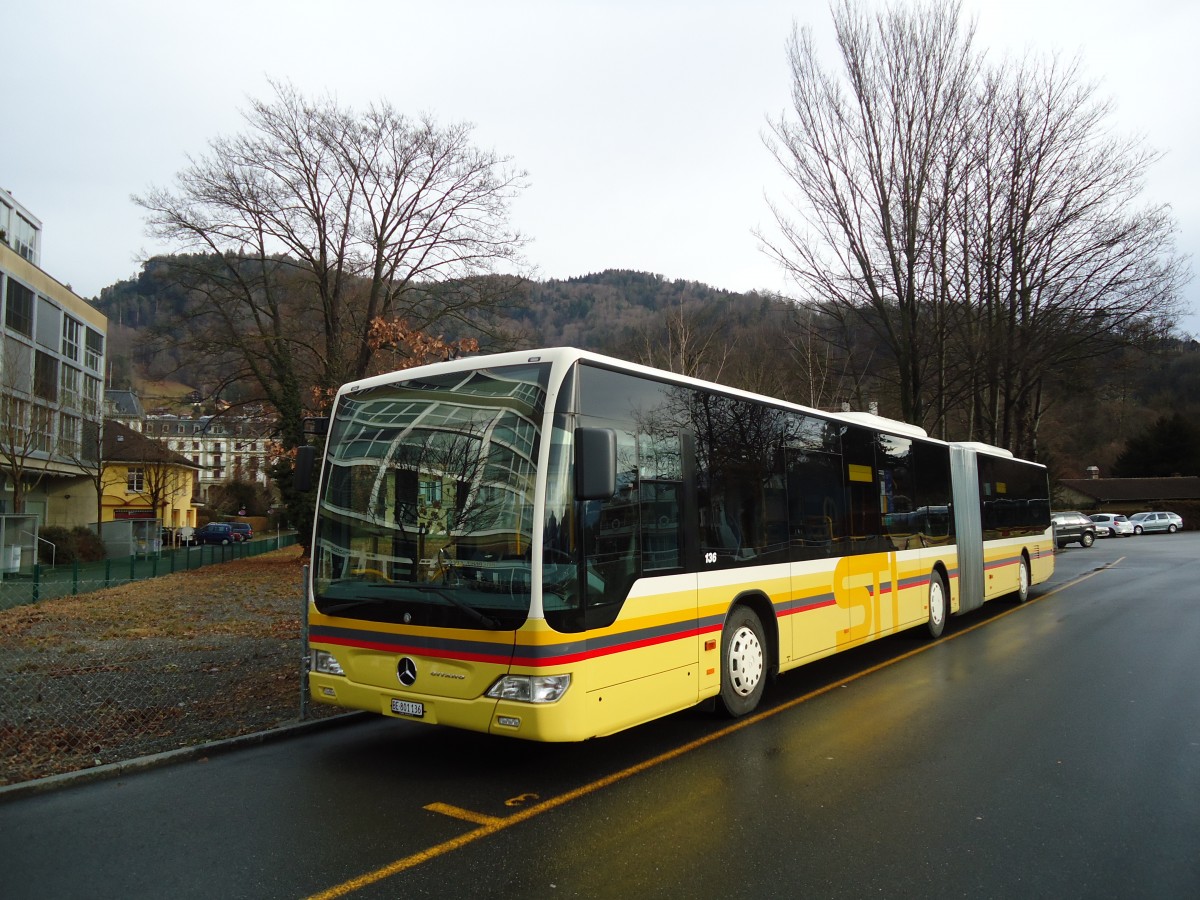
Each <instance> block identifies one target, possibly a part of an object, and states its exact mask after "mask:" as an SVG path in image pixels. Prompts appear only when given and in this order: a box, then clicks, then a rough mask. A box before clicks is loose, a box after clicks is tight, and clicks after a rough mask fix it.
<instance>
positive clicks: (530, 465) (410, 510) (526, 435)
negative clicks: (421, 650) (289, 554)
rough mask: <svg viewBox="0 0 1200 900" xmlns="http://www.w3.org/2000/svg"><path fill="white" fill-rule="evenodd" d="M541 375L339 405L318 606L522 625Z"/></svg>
mask: <svg viewBox="0 0 1200 900" xmlns="http://www.w3.org/2000/svg"><path fill="white" fill-rule="evenodd" d="M548 373H549V367H548V366H547V365H544V364H542V365H525V366H505V367H497V368H494V369H484V370H475V371H468V372H459V373H453V374H444V375H438V376H435V377H426V378H419V379H409V380H405V381H398V382H396V383H394V384H390V385H385V386H382V387H377V388H372V389H370V390H366V391H362V392H360V393H358V394H354V395H352V396H347V397H344V398H343V399H342V401H341V402H340V403H339V405H338V408H337V410H336V412H335V416H334V421H333V425H332V429H331V434H330V443H329V455H328V459H327V460H326V472H325V480H324V490H323V493H322V496H321V498H320V503H319V506H318V509H317V515H318V525H317V541H316V546H315V547H314V549H313V559H314V567H315V593H316V604H317V608H318V609H319V610H320V611H321V612H323V613H325V614H327V615H339V616H345V617H348V618H359V619H367V620H371V621H383V622H404V623H411V624H416V625H438V626H445V627H465V628H506V629H511V628H517V627H519V626H520V624H521V623H522V622H524V621H525V617H526V614H527V613H528V610H529V603H530V591H531V577H530V544H531V540H532V534H533V529H534V522H533V497H534V484H535V478H534V472H535V466H536V462H537V455H538V445H539V442H540V423H541V420H542V413H543V409H544V404H545V395H546V381H547V377H548Z"/></svg>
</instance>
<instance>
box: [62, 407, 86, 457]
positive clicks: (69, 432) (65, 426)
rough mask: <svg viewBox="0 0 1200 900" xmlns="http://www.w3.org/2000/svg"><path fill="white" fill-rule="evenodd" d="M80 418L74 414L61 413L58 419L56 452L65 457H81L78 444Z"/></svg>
mask: <svg viewBox="0 0 1200 900" xmlns="http://www.w3.org/2000/svg"><path fill="white" fill-rule="evenodd" d="M80 424H81V423H80V420H79V419H78V418H76V417H75V416H68V415H65V414H64V415H62V416H60V417H59V420H58V452H59V454H60V455H62V456H65V457H66V458H67V459H81V458H82V453H81V449H82V448H81V447H80V444H79V430H80Z"/></svg>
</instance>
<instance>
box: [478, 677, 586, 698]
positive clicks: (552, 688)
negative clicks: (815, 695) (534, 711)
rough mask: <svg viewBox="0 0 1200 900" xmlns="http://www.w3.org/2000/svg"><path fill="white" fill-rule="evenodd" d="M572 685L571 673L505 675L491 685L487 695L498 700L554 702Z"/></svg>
mask: <svg viewBox="0 0 1200 900" xmlns="http://www.w3.org/2000/svg"><path fill="white" fill-rule="evenodd" d="M570 686H571V676H570V675H505V676H504V677H503V678H501V679H500V680H499V681H497V682H496V683H495V684H493V685H492V686H491V689H489V690H488V692H487V695H488V696H489V697H492V698H494V699H496V700H519V701H520V702H522V703H553V702H554V701H556V700H558V699H559V698H560V697H562V695H563V694H565V693H566V692H567V688H569V687H570Z"/></svg>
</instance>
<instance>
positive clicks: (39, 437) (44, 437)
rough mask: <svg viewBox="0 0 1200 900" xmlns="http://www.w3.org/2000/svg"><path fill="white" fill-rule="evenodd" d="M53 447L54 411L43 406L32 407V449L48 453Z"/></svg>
mask: <svg viewBox="0 0 1200 900" xmlns="http://www.w3.org/2000/svg"><path fill="white" fill-rule="evenodd" d="M53 445H54V410H52V409H47V408H46V407H44V406H38V405H36V404H35V405H34V407H33V449H34V450H40V451H41V452H42V453H49V452H50V448H51V447H52V446H53Z"/></svg>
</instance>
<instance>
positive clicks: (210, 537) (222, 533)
mask: <svg viewBox="0 0 1200 900" xmlns="http://www.w3.org/2000/svg"><path fill="white" fill-rule="evenodd" d="M192 540H193V541H195V542H196V543H197V544H232V543H233V542H234V541H236V540H238V538H235V537H234V536H233V527H232V526H231V525H230V524H229V523H228V522H209V523H208V524H207V525H205V526H204V527H203V528H197V529H196V533H195V534H193V535H192Z"/></svg>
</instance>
